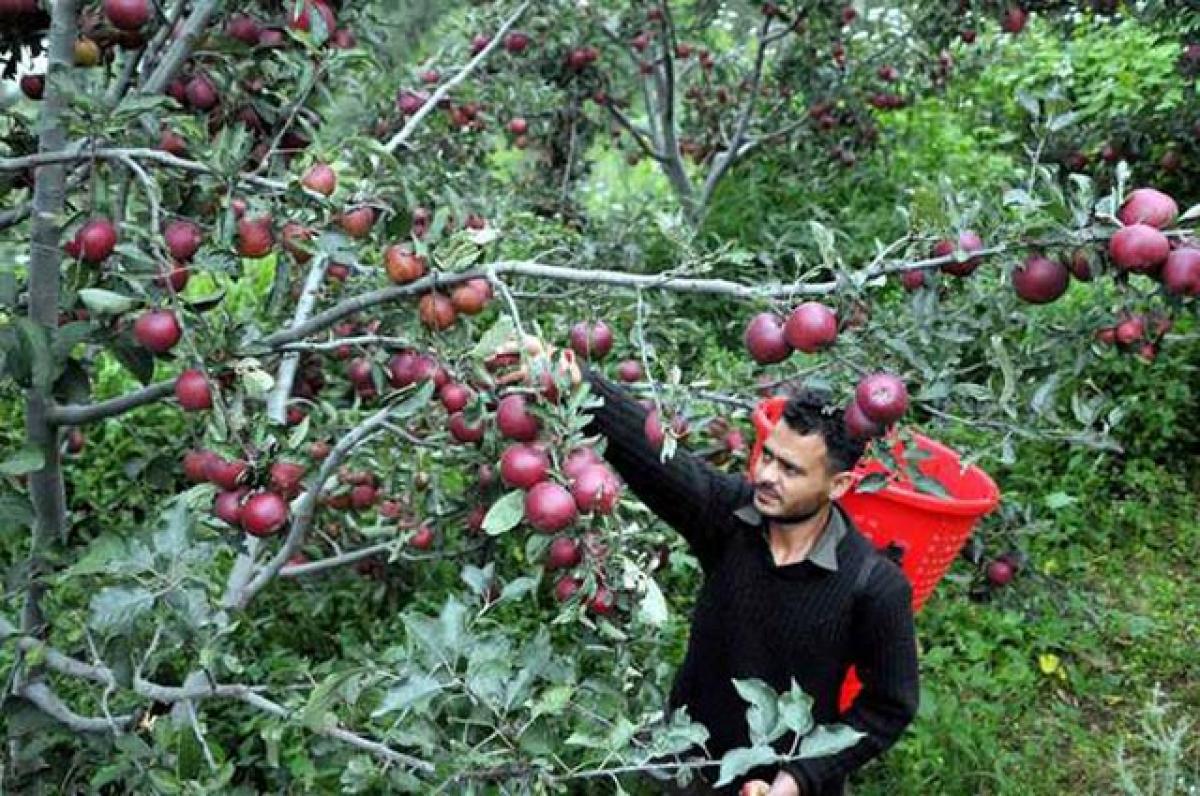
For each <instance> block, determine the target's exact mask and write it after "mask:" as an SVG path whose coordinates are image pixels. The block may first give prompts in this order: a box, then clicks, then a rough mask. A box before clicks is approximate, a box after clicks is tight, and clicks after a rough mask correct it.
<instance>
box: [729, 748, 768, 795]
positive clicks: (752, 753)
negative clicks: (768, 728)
mask: <svg viewBox="0 0 1200 796" xmlns="http://www.w3.org/2000/svg"><path fill="white" fill-rule="evenodd" d="M778 759H779V755H777V754H776V753H775V750H774V749H772V748H771V747H769V746H749V747H742V748H741V749H731V750H730V751H728V752H726V753H725V755H724V756H723V757H722V758H721V777H720V779H718V780H717V787H718V788H723V787H725V786H726V785H728V784H729V783H730V782H733V780H735V779H736V778H738V777H740V776H741V775H742V774H745V773H746V772H747V771H749V770H750V769H752V768H757V767H758V766H765V765H767V764H768V763H774V762H775V761H776V760H778Z"/></svg>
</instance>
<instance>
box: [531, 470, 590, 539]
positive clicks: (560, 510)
mask: <svg viewBox="0 0 1200 796" xmlns="http://www.w3.org/2000/svg"><path fill="white" fill-rule="evenodd" d="M576 516H577V511H576V507H575V498H573V497H572V496H571V493H570V492H568V491H567V490H566V489H565V488H564V487H562V486H560V485H558V484H556V483H554V482H553V481H541V482H539V483H537V484H534V485H533V486H532V487H530V489H529V491H528V492H526V493H525V519H526V520H527V521H528V522H529V524H530V525H532V526H533V527H534V528H535V529H536V530H538V531H541V532H542V533H557V532H559V531H561V530H562V529H564V528H566V527H567V526H568V525H570V524H571V523H572V522H574V521H575V518H576Z"/></svg>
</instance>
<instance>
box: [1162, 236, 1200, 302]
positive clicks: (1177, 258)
mask: <svg viewBox="0 0 1200 796" xmlns="http://www.w3.org/2000/svg"><path fill="white" fill-rule="evenodd" d="M1162 283H1163V288H1164V289H1165V290H1166V291H1167V292H1168V293H1173V294H1174V295H1176V296H1192V297H1194V296H1200V249H1192V248H1182V249H1176V250H1175V251H1173V252H1171V254H1170V255H1169V256H1168V257H1167V262H1166V264H1165V265H1163V269H1162Z"/></svg>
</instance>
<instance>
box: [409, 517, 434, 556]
mask: <svg viewBox="0 0 1200 796" xmlns="http://www.w3.org/2000/svg"><path fill="white" fill-rule="evenodd" d="M434 539H435V536H434V533H433V527H432V526H431V525H430V524H429V523H428V522H423V523H421V524H420V526H418V528H417V531H416V533H414V534H413V535H412V537H410V538H409V540H408V544H409V546H410V547H413V548H415V549H417V550H428V549H429V548H431V547H433V542H434Z"/></svg>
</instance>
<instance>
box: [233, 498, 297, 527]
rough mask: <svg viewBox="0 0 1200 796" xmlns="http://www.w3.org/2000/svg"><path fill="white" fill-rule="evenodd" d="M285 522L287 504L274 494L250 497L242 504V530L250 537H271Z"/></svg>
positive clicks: (286, 519)
mask: <svg viewBox="0 0 1200 796" xmlns="http://www.w3.org/2000/svg"><path fill="white" fill-rule="evenodd" d="M287 521H288V505H287V502H286V501H284V499H283V498H281V497H280V496H279V495H276V494H275V493H274V492H259V493H257V494H254V495H251V496H250V497H249V498H247V499H246V502H245V503H244V504H242V529H243V530H245V531H246V533H248V534H250V535H251V536H260V537H261V536H271V535H272V534H274V533H277V532H278V531H279V529H280V528H282V527H283V526H284V525H285V524H286V523H287Z"/></svg>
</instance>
